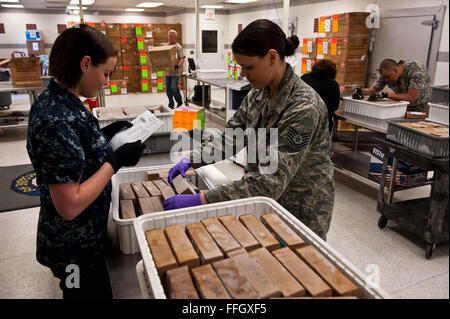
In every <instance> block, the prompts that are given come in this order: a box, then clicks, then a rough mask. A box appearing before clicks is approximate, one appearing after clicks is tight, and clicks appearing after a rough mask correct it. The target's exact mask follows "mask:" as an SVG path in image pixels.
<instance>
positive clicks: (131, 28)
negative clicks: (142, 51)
mask: <svg viewBox="0 0 450 319" xmlns="http://www.w3.org/2000/svg"><path fill="white" fill-rule="evenodd" d="M135 26H136V25H135V24H134V23H121V24H120V37H121V38H135V37H136V31H135Z"/></svg>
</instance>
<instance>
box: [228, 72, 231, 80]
mask: <svg viewBox="0 0 450 319" xmlns="http://www.w3.org/2000/svg"><path fill="white" fill-rule="evenodd" d="M228 77H229V78H231V71H230V70H228Z"/></svg>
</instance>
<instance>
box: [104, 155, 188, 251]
mask: <svg viewBox="0 0 450 319" xmlns="http://www.w3.org/2000/svg"><path fill="white" fill-rule="evenodd" d="M171 167H173V164H168V165H160V166H146V167H136V168H126V169H121V170H119V172H117V174H115V175H114V176H113V177H112V179H111V184H112V193H111V205H110V208H109V209H110V214H112V217H113V220H114V222H115V223H116V224H117V230H118V232H119V242H120V250H121V251H122V253H124V254H135V253H137V252H139V247H138V242H137V239H136V234H135V232H134V228H133V221H134V220H136V218H132V219H122V218H120V214H119V209H120V205H119V185H120V184H122V183H131V182H143V181H146V180H147V174H146V172H147V171H152V170H153V171H154V170H160V169H167V168H171ZM190 181H191V182H192V183H194V182H195V181H193V180H192V179H191V180H190Z"/></svg>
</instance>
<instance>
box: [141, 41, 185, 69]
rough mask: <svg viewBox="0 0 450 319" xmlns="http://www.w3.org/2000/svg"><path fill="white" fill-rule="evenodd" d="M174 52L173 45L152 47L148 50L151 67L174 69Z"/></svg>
mask: <svg viewBox="0 0 450 319" xmlns="http://www.w3.org/2000/svg"><path fill="white" fill-rule="evenodd" d="M176 53H177V50H176V46H175V45H169V46H162V47H154V48H153V49H151V50H150V51H148V55H149V56H150V60H151V64H152V68H153V69H154V70H158V71H168V70H174V69H175V65H177V64H178V59H177V57H176Z"/></svg>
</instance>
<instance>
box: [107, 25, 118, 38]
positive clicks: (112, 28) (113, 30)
mask: <svg viewBox="0 0 450 319" xmlns="http://www.w3.org/2000/svg"><path fill="white" fill-rule="evenodd" d="M105 30H106V36H107V37H108V38H120V24H119V23H107V24H106V25H105Z"/></svg>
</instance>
